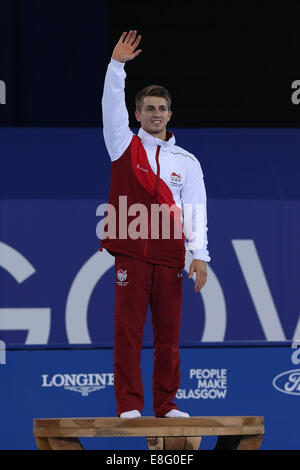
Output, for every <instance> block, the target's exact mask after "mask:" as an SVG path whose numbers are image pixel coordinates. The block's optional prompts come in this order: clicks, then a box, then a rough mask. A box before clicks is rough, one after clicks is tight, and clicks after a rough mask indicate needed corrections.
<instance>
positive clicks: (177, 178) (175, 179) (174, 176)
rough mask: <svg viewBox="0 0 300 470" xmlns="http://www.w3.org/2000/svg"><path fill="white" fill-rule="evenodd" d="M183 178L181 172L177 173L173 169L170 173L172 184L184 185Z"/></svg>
mask: <svg viewBox="0 0 300 470" xmlns="http://www.w3.org/2000/svg"><path fill="white" fill-rule="evenodd" d="M181 180H182V178H181V174H180V173H175V171H173V172H172V173H171V174H170V184H171V185H172V186H179V187H180V186H181V185H182V181H181Z"/></svg>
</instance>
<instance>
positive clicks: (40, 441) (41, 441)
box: [35, 437, 51, 450]
mask: <svg viewBox="0 0 300 470" xmlns="http://www.w3.org/2000/svg"><path fill="white" fill-rule="evenodd" d="M35 443H36V446H37V448H38V450H51V446H50V444H49V442H48V438H47V437H36V438H35Z"/></svg>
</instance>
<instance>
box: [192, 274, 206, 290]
mask: <svg viewBox="0 0 300 470" xmlns="http://www.w3.org/2000/svg"><path fill="white" fill-rule="evenodd" d="M206 279H207V273H206V272H205V271H198V272H197V277H196V282H195V286H194V290H195V292H198V291H199V290H200V289H202V287H203V286H204V284H205V283H206Z"/></svg>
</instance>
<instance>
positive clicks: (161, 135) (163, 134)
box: [144, 129, 167, 140]
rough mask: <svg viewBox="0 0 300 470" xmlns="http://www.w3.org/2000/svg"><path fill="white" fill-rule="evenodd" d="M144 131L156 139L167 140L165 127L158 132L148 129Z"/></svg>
mask: <svg viewBox="0 0 300 470" xmlns="http://www.w3.org/2000/svg"><path fill="white" fill-rule="evenodd" d="M144 131H145V132H147V133H148V134H150V135H152V136H153V137H156V138H157V139H160V140H167V131H166V129H163V130H162V131H160V132H150V131H147V130H146V129H144Z"/></svg>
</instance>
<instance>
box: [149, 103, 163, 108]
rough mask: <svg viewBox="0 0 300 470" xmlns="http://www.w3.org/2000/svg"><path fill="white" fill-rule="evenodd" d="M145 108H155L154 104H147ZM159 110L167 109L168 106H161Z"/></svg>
mask: <svg viewBox="0 0 300 470" xmlns="http://www.w3.org/2000/svg"><path fill="white" fill-rule="evenodd" d="M145 107H146V108H154V105H153V104H147V105H146V106H145ZM159 108H167V105H166V104H160V105H159Z"/></svg>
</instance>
